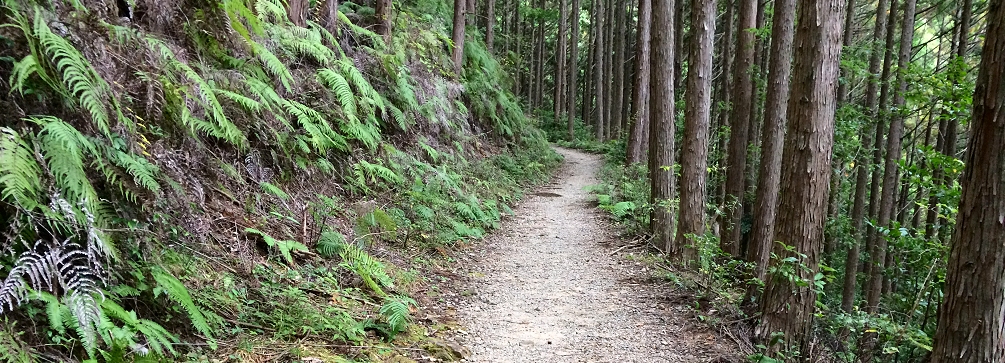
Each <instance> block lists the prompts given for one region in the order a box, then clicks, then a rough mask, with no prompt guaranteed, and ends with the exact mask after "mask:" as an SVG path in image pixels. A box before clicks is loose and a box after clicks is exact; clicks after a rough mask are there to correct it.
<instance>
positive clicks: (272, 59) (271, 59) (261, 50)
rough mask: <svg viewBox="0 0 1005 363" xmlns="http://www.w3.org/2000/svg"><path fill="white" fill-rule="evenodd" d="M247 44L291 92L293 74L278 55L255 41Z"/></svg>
mask: <svg viewBox="0 0 1005 363" xmlns="http://www.w3.org/2000/svg"><path fill="white" fill-rule="evenodd" d="M267 2H268V1H264V0H263V1H258V2H257V3H267ZM248 46H250V47H251V51H252V53H254V54H255V56H257V57H258V60H259V61H260V62H262V66H264V67H265V69H266V70H267V71H268V72H269V73H271V74H272V76H273V77H276V78H278V79H279V83H280V84H281V85H282V86H283V88H284V89H286V92H292V88H291V86H290V84H291V83H293V74H291V73H290V70H289V68H286V64H284V63H283V61H281V60H279V57H276V55H275V54H273V53H272V51H270V50H269V49H268V48H266V47H265V46H263V45H261V44H259V43H257V42H255V41H249V42H248Z"/></svg>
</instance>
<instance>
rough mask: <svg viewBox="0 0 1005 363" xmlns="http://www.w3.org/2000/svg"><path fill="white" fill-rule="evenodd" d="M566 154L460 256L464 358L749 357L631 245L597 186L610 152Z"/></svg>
mask: <svg viewBox="0 0 1005 363" xmlns="http://www.w3.org/2000/svg"><path fill="white" fill-rule="evenodd" d="M559 152H560V153H562V154H563V155H564V156H565V163H564V164H563V165H562V167H561V168H560V170H559V171H558V172H557V174H556V175H555V177H554V178H553V179H552V181H551V183H549V184H547V185H545V186H543V187H542V188H541V189H539V190H537V191H536V192H535V193H531V194H529V195H527V197H526V198H525V199H524V200H523V201H522V202H521V203H520V204H519V205H518V206H517V207H516V208H514V211H515V216H513V217H511V218H508V219H506V220H504V222H503V225H502V228H501V229H500V230H498V231H496V232H495V233H493V234H492V235H490V236H489V237H487V238H486V240H485V241H484V242H482V243H477V244H475V245H474V246H472V247H471V248H469V249H468V250H466V251H464V252H463V253H462V254H461V256H458V257H457V258H458V260H459V265H460V266H459V268H458V269H457V270H455V271H457V273H458V275H460V274H462V273H463V274H464V275H465V276H464V277H463V278H460V279H455V280H460V281H459V282H457V283H456V284H457V285H458V286H453V287H452V288H451V289H450V290H455V292H457V293H456V294H449V295H454V296H453V297H454V298H453V299H448V300H447V301H448V302H447V304H448V305H451V307H450V308H448V310H451V311H450V315H455V314H456V317H457V319H458V321H459V323H460V326H461V327H462V328H461V329H460V330H459V331H458V334H457V336H456V337H455V339H456V340H458V341H460V342H461V344H463V345H464V346H465V347H466V348H467V349H463V350H470V352H465V353H469V354H470V356H468V357H467V358H466V360H467V361H471V362H738V361H741V358H740V356H739V354H738V353H737V348H736V344H735V343H734V342H733V341H731V340H729V339H728V338H726V337H722V336H720V335H719V334H717V333H716V332H715V331H713V330H712V329H710V328H709V327H708V325H706V324H704V323H701V322H699V321H698V319H697V312H696V311H695V303H694V302H693V301H694V299H693V297H692V296H690V295H688V294H686V293H684V292H682V291H680V290H678V289H676V288H675V287H674V285H673V284H671V283H669V282H667V281H665V280H663V279H659V278H654V277H653V272H652V269H651V268H650V267H647V264H646V263H644V261H643V260H644V259H643V258H640V257H633V256H637V255H638V254H633V255H627V254H625V253H624V252H622V251H621V250H623V249H622V248H620V246H624V245H625V244H627V243H629V242H628V241H624V240H621V239H620V238H619V237H618V236H617V233H616V231H617V227H616V226H612V225H610V223H609V220H607V219H606V218H605V217H604V215H603V214H602V213H601V211H599V210H597V208H596V204H595V203H596V202H595V198H594V197H592V196H591V195H590V193H589V191H588V190H587V187H588V186H590V185H594V184H597V183H598V180H597V178H596V175H597V173H598V172H599V170H600V167H601V165H602V164H603V158H602V157H601V156H598V155H590V154H585V153H582V152H579V151H574V150H568V149H559ZM698 305H700V304H698ZM455 309H456V313H455V312H454V311H452V310H455ZM699 309H700V307H699Z"/></svg>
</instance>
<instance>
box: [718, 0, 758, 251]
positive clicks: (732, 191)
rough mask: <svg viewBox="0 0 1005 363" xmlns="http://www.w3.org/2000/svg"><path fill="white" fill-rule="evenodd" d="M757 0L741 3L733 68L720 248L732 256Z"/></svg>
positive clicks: (743, 161) (740, 195)
mask: <svg viewBox="0 0 1005 363" xmlns="http://www.w3.org/2000/svg"><path fill="white" fill-rule="evenodd" d="M756 13H757V0H740V18H739V24H737V28H738V29H739V31H738V32H737V33H736V39H737V41H736V58H735V59H736V60H735V61H734V64H733V66H734V67H735V68H734V69H733V72H734V73H733V80H734V83H733V97H732V98H733V109H732V118H731V120H730V123H729V155H728V156H727V161H726V199H725V205H724V209H725V210H726V217H725V218H723V220H722V223H721V224H722V226H721V229H722V236H721V237H720V239H719V246H720V247H721V248H722V251H723V252H725V253H728V254H729V255H731V256H734V257H739V256H740V218H741V217H742V216H743V206H742V203H743V191H744V185H743V184H744V183H743V182H744V179H745V178H746V175H745V170H744V169H746V166H747V142H748V141H749V140H748V139H749V137H748V136H749V135H748V133H749V131H750V130H749V125H748V124H749V120H750V105H751V94H750V90H751V87H752V86H751V82H752V79H751V66H752V65H753V62H754V33H753V32H752V31H750V29H751V28H754V27H755V26H756V24H755V22H756V21H757V19H756V17H755V15H756Z"/></svg>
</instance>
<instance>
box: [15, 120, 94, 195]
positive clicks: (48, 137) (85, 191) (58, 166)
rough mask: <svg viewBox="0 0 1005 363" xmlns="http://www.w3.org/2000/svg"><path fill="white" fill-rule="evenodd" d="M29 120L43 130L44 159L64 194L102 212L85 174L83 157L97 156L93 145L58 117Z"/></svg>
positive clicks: (41, 137)
mask: <svg viewBox="0 0 1005 363" xmlns="http://www.w3.org/2000/svg"><path fill="white" fill-rule="evenodd" d="M28 120H29V121H31V122H34V123H36V124H39V125H41V126H42V130H41V131H40V132H39V140H40V143H41V150H42V157H43V158H44V159H45V162H46V165H47V166H48V169H49V171H50V172H51V173H52V174H53V177H54V179H55V180H56V185H57V186H58V187H59V189H60V190H61V191H62V194H63V195H66V196H67V197H69V198H70V200H73V201H77V202H80V203H83V204H84V205H85V206H86V207H87V208H88V209H89V210H91V211H92V212H93V213H98V211H100V210H102V208H101V206H100V203H101V202H100V198H98V193H97V192H96V191H95V190H94V186H92V185H91V182H90V180H88V175H87V172H86V171H84V160H83V159H84V157H85V156H86V155H88V154H89V155H92V156H98V153H97V150H96V148H95V146H94V144H92V143H91V141H90V140H88V139H87V138H86V137H84V135H82V134H81V133H80V131H77V129H76V128H74V127H73V126H70V124H67V123H66V122H63V120H60V119H58V118H56V117H52V116H37V117H36V116H33V117H29V119H28Z"/></svg>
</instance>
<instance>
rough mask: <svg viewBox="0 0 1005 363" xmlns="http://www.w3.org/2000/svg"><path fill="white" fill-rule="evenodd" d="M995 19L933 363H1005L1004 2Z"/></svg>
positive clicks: (995, 4)
mask: <svg viewBox="0 0 1005 363" xmlns="http://www.w3.org/2000/svg"><path fill="white" fill-rule="evenodd" d="M987 19H988V28H987V36H986V38H985V40H984V48H983V50H982V52H981V66H980V71H979V73H978V75H977V86H976V89H975V91H974V97H973V102H974V103H973V121H972V123H971V125H972V128H971V130H972V134H971V137H970V140H969V142H968V146H967V156H966V158H965V159H966V168H965V170H964V172H963V178H962V180H961V184H962V186H963V192H962V196H961V199H960V208H959V214H958V216H957V219H956V221H957V224H956V230H955V232H954V233H953V238H952V242H951V243H950V249H949V260H948V264H947V266H946V274H947V275H946V287H945V300H944V301H943V302H942V304H941V305H940V306H939V322H938V326H937V328H936V331H935V345H934V346H933V349H932V356H931V358H932V363H949V362H954V363H992V362H1005V198H1003V196H1002V192H1003V191H1005V149H1003V148H1002V145H1005V4H1003V3H1002V1H1001V0H992V1H990V2H989V5H988V15H987ZM964 24H966V23H964ZM964 34H965V32H964ZM961 38H963V37H961Z"/></svg>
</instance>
